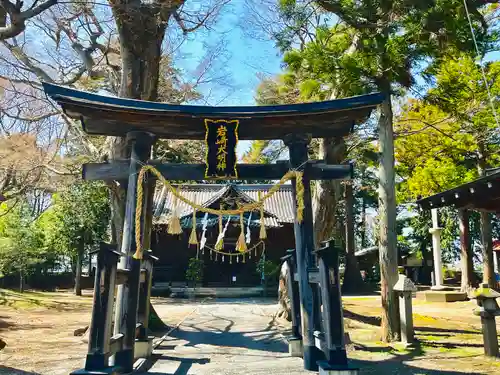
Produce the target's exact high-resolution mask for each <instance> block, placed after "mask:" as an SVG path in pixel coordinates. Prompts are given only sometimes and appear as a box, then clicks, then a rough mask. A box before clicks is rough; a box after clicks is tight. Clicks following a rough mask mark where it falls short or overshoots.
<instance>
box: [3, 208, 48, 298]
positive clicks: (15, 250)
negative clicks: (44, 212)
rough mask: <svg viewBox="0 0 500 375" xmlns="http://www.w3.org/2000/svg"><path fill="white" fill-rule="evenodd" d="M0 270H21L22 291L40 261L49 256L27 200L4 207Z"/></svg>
mask: <svg viewBox="0 0 500 375" xmlns="http://www.w3.org/2000/svg"><path fill="white" fill-rule="evenodd" d="M0 213H1V216H0V274H1V275H8V274H11V273H18V274H19V291H20V292H23V291H24V287H25V286H24V280H25V277H26V275H27V274H29V273H30V272H32V271H33V269H34V267H35V266H36V265H37V264H40V263H42V262H43V261H44V260H45V258H46V254H45V253H46V250H45V249H44V248H43V246H42V245H43V235H42V233H41V232H40V231H39V230H37V228H36V225H35V222H34V220H33V216H32V215H31V210H30V209H29V205H28V203H27V202H22V203H18V204H16V205H15V206H12V205H11V206H9V205H7V204H6V203H3V204H2V205H1V207H0Z"/></svg>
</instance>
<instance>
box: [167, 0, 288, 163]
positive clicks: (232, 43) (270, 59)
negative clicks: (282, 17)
mask: <svg viewBox="0 0 500 375" xmlns="http://www.w3.org/2000/svg"><path fill="white" fill-rule="evenodd" d="M246 12H247V10H246V9H245V6H244V2H243V1H233V2H232V3H231V5H230V6H227V7H226V8H225V9H224V10H223V11H222V13H221V14H220V15H219V19H218V22H217V24H216V25H215V26H214V29H213V30H210V31H201V32H195V33H193V34H192V35H191V36H190V37H189V38H188V40H187V41H186V42H185V43H184V44H183V46H182V47H181V49H180V52H179V54H178V55H177V56H176V58H175V64H176V67H177V68H180V69H182V70H183V71H185V72H187V73H188V74H189V73H192V72H193V71H195V70H196V68H197V66H198V65H199V62H200V60H202V59H203V57H204V56H205V55H206V51H207V49H208V50H209V49H210V48H214V46H216V45H217V44H218V43H221V42H222V41H224V42H225V43H226V47H225V52H224V54H225V55H226V56H225V58H222V59H221V62H219V64H221V66H217V65H216V66H215V69H214V72H212V74H222V75H224V76H225V78H226V80H227V82H226V83H227V84H226V83H225V84H222V85H220V84H210V83H209V84H206V85H202V86H200V88H199V90H200V91H201V93H202V94H203V95H204V96H205V97H207V98H208V103H204V104H209V105H227V106H238V105H255V100H254V97H255V92H256V88H257V86H258V84H259V81H260V80H259V75H262V74H264V75H266V76H273V75H276V74H277V73H279V72H280V70H281V68H280V64H281V56H280V55H279V51H278V49H277V48H276V47H275V44H274V41H273V40H272V39H271V38H270V37H267V38H265V37H264V36H263V35H260V36H259V37H255V36H254V35H250V32H249V31H251V29H249V28H252V26H251V25H250V23H249V22H248V17H246V16H247V14H245V13H246ZM243 20H246V23H245V21H243ZM216 64H217V63H216ZM249 144H250V142H249V141H241V142H240V143H239V144H238V149H237V153H238V155H239V156H241V155H242V153H243V152H244V151H245V150H246V149H247V148H248V147H249Z"/></svg>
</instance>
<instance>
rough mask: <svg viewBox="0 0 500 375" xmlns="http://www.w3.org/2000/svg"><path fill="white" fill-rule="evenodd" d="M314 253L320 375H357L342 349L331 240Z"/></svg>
mask: <svg viewBox="0 0 500 375" xmlns="http://www.w3.org/2000/svg"><path fill="white" fill-rule="evenodd" d="M322 245H323V246H322V247H321V248H320V249H318V250H316V255H317V256H318V268H319V285H320V286H321V297H322V298H321V300H322V304H323V337H324V340H325V348H324V349H323V350H324V352H325V356H326V361H319V373H320V375H326V374H328V375H356V374H358V369H357V368H353V367H350V366H349V363H348V361H347V353H346V349H345V335H344V316H343V312H342V295H341V292H340V275H339V251H338V249H337V248H336V247H335V245H334V242H333V241H329V242H323V243H322Z"/></svg>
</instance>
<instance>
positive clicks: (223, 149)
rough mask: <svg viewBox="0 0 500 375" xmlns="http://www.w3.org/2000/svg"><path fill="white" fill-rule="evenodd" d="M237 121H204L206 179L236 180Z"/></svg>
mask: <svg viewBox="0 0 500 375" xmlns="http://www.w3.org/2000/svg"><path fill="white" fill-rule="evenodd" d="M238 125H239V121H238V120H211V119H205V127H206V135H205V146H206V148H207V153H206V157H205V163H206V166H207V167H206V169H205V178H207V179H228V178H230V179H237V178H238V171H237V169H236V162H237V158H236V146H237V144H238Z"/></svg>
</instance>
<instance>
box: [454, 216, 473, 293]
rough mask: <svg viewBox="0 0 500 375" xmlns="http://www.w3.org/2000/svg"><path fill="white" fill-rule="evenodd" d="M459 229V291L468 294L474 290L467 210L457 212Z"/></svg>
mask: <svg viewBox="0 0 500 375" xmlns="http://www.w3.org/2000/svg"><path fill="white" fill-rule="evenodd" d="M458 220H459V228H460V262H461V268H462V280H461V287H460V289H461V291H462V292H469V291H470V290H471V289H473V288H474V285H475V283H476V277H475V275H474V258H473V254H472V248H471V243H470V236H469V213H468V212H467V210H458Z"/></svg>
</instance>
